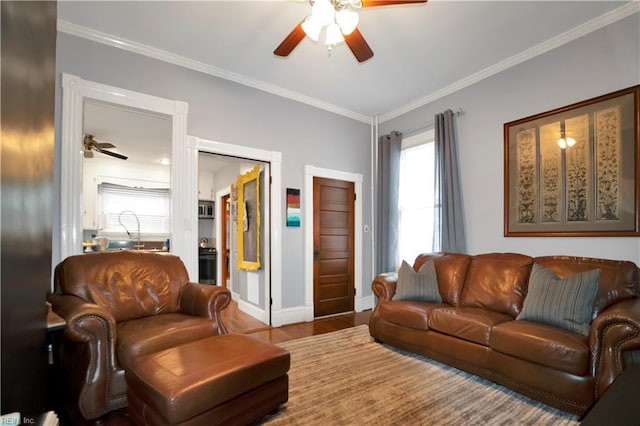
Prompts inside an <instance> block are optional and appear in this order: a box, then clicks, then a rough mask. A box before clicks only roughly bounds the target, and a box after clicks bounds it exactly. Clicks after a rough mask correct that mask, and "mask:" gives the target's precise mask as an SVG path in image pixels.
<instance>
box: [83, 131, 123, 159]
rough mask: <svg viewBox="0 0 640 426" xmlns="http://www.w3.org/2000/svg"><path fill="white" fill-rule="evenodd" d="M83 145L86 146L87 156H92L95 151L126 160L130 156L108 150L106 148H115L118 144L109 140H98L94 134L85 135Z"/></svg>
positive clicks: (85, 154)
mask: <svg viewBox="0 0 640 426" xmlns="http://www.w3.org/2000/svg"><path fill="white" fill-rule="evenodd" d="M82 145H83V147H84V157H85V158H92V157H93V151H96V152H99V153H101V154H106V155H110V156H111V157H115V158H119V159H121V160H126V159H127V158H129V157H126V156H124V155H122V154H118V153H116V152H111V151H107V150H106V149H105V148H115V147H116V146H115V145H114V144H112V143H109V142H98V141H96V140H95V139H94V137H93V135H84V137H83V138H82Z"/></svg>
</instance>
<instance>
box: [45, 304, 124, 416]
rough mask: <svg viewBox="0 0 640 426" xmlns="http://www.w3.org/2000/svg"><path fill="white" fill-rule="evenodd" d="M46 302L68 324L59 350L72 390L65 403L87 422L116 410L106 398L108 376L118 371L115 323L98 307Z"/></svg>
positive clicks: (61, 365)
mask: <svg viewBox="0 0 640 426" xmlns="http://www.w3.org/2000/svg"><path fill="white" fill-rule="evenodd" d="M48 300H49V302H50V303H51V307H52V309H53V311H54V312H55V313H56V314H58V315H60V316H61V317H62V318H64V320H65V321H66V322H67V327H66V328H65V329H64V333H63V339H61V341H60V346H61V347H60V348H59V353H60V368H61V369H62V371H63V373H64V374H65V376H66V378H67V380H68V381H69V384H70V388H71V392H70V395H65V399H66V400H67V401H70V402H71V403H72V404H74V407H73V409H74V410H79V411H80V413H81V414H82V416H83V417H84V418H85V419H87V420H88V419H94V418H96V417H100V416H102V415H103V414H105V413H106V412H108V411H111V410H113V409H114V408H117V407H112V406H110V404H109V402H108V397H107V395H109V388H108V387H109V383H110V381H111V376H112V374H115V372H116V370H117V369H118V368H119V367H118V366H117V365H116V357H115V341H116V322H115V319H114V318H113V316H112V315H111V314H110V313H109V312H107V311H105V310H104V309H102V308H100V307H99V306H98V305H96V304H93V303H89V302H87V301H86V300H84V299H81V298H79V297H76V296H72V295H64V294H51V295H49V297H48ZM78 347H82V349H81V350H78ZM78 354H79V355H78ZM125 401H126V399H125ZM125 405H126V404H125Z"/></svg>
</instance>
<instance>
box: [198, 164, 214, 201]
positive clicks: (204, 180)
mask: <svg viewBox="0 0 640 426" xmlns="http://www.w3.org/2000/svg"><path fill="white" fill-rule="evenodd" d="M213 198H214V193H213V173H211V172H206V171H201V172H199V173H198V200H213Z"/></svg>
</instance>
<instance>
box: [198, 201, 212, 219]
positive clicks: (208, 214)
mask: <svg viewBox="0 0 640 426" xmlns="http://www.w3.org/2000/svg"><path fill="white" fill-rule="evenodd" d="M213 206H214V204H213V201H209V200H198V219H213V211H214V208H213Z"/></svg>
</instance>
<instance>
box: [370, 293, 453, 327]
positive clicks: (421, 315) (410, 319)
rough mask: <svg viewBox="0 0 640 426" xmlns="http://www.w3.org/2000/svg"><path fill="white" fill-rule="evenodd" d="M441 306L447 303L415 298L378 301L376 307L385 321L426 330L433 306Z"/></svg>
mask: <svg viewBox="0 0 640 426" xmlns="http://www.w3.org/2000/svg"><path fill="white" fill-rule="evenodd" d="M443 306H447V305H443V304H442V303H431V302H421V301H416V300H398V301H392V302H384V303H380V305H379V307H378V309H380V316H381V317H382V318H384V320H385V321H387V322H390V323H394V324H397V325H401V326H403V327H409V328H415V329H416V330H427V328H428V321H429V314H430V313H431V311H433V310H434V309H435V308H441V307H443Z"/></svg>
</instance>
